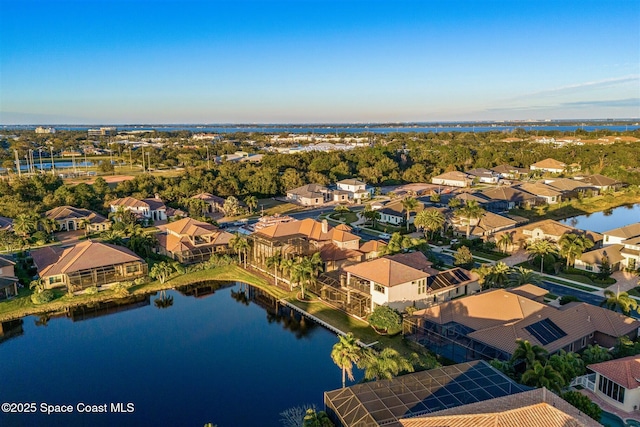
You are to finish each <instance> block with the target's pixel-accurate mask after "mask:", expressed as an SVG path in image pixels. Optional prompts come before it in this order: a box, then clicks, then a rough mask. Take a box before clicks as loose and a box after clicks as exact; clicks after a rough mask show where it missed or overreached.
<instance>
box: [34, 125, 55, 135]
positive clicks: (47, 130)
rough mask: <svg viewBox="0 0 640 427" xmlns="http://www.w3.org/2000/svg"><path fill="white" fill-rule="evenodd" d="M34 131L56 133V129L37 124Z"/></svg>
mask: <svg viewBox="0 0 640 427" xmlns="http://www.w3.org/2000/svg"><path fill="white" fill-rule="evenodd" d="M36 133H39V134H47V133H56V129H55V128H52V127H43V126H38V127H37V128H36Z"/></svg>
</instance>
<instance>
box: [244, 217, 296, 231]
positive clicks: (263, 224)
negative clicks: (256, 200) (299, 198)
mask: <svg viewBox="0 0 640 427" xmlns="http://www.w3.org/2000/svg"><path fill="white" fill-rule="evenodd" d="M292 221H297V220H296V219H295V218H293V217H291V216H289V215H280V214H275V215H267V216H261V217H260V218H258V222H256V223H255V224H254V225H253V229H254V230H255V231H259V230H262V229H263V228H267V227H271V226H272V225H276V224H282V223H285V222H292Z"/></svg>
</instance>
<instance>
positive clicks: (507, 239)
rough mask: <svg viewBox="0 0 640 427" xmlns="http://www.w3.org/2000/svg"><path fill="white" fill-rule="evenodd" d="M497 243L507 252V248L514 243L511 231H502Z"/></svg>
mask: <svg viewBox="0 0 640 427" xmlns="http://www.w3.org/2000/svg"><path fill="white" fill-rule="evenodd" d="M496 243H497V245H498V247H499V248H500V249H501V250H502V252H507V249H508V248H509V247H510V246H511V245H512V244H513V236H512V235H511V233H502V234H501V235H500V238H499V239H498V241H497V242H496Z"/></svg>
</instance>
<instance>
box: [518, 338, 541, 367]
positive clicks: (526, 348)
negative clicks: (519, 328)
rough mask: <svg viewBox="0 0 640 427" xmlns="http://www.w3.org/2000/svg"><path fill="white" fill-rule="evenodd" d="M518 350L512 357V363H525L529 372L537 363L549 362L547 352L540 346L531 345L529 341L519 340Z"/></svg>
mask: <svg viewBox="0 0 640 427" xmlns="http://www.w3.org/2000/svg"><path fill="white" fill-rule="evenodd" d="M516 345H517V346H516V349H515V350H514V351H513V354H512V355H511V363H512V364H514V365H516V364H518V363H520V362H524V364H525V367H526V369H527V370H529V369H531V368H532V367H533V365H534V363H536V362H538V363H539V362H546V361H547V350H545V349H544V347H540V346H539V345H531V343H530V342H529V341H527V340H521V339H519V340H517V341H516Z"/></svg>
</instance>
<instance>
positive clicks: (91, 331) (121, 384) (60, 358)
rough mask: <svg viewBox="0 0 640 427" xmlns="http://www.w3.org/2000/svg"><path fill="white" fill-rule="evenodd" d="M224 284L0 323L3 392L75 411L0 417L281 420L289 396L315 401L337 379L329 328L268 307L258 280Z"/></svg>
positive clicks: (295, 401)
mask: <svg viewBox="0 0 640 427" xmlns="http://www.w3.org/2000/svg"><path fill="white" fill-rule="evenodd" d="M218 286H219V284H218V283H216V284H215V287H218ZM223 286H224V287H222V288H219V289H217V290H216V289H215V288H212V286H211V282H210V283H209V284H204V285H203V286H200V287H190V288H189V289H182V290H181V293H180V292H177V291H168V292H167V295H169V296H171V297H173V298H174V300H173V305H172V306H170V307H168V308H158V307H156V305H155V303H154V302H155V300H156V299H158V297H159V295H156V296H151V297H150V298H149V296H147V297H139V298H138V299H137V300H135V301H131V304H130V305H128V306H120V307H113V306H105V305H102V306H99V307H94V308H85V309H84V310H77V311H76V312H75V313H72V314H69V315H67V317H59V318H52V319H50V320H49V321H48V323H47V324H46V326H36V322H38V320H39V318H37V317H27V318H25V319H23V321H22V324H21V325H20V324H19V323H20V322H18V324H17V325H16V324H14V325H13V330H12V331H11V327H10V326H11V325H4V326H5V328H4V329H5V335H4V341H3V342H2V341H1V340H2V339H3V338H2V337H1V336H0V360H2V363H1V364H0V379H1V380H0V403H2V402H35V403H36V404H37V407H38V410H39V409H40V405H41V403H43V402H44V403H48V404H52V405H73V407H74V408H73V409H74V412H73V413H72V414H52V415H48V416H47V415H43V414H35V415H33V414H3V413H0V425H2V426H18V425H60V426H76V425H87V426H89V425H91V426H102V425H104V426H112V425H119V426H137V425H174V426H202V425H204V424H205V423H207V422H212V423H214V424H218V426H219V427H235V426H238V427H239V426H256V425H260V426H279V425H281V423H280V418H281V417H280V415H279V414H280V412H282V411H284V410H286V409H288V408H291V407H294V406H301V405H304V404H315V405H316V407H318V408H320V409H321V408H322V407H323V404H322V401H323V392H324V391H326V390H332V389H335V388H339V387H340V386H341V383H340V381H341V372H340V370H339V369H338V368H337V367H336V366H335V365H334V364H333V362H332V360H331V357H330V352H331V348H332V346H333V345H334V344H335V343H336V342H337V338H336V336H335V335H334V334H332V333H330V332H329V331H327V330H325V329H323V328H322V327H320V326H318V325H315V324H314V323H312V322H311V321H309V320H302V321H301V320H300V317H299V316H294V315H293V314H292V313H291V310H290V309H285V308H282V307H281V308H280V310H279V311H278V312H277V313H276V311H275V305H274V302H275V301H274V300H273V299H272V298H270V297H269V296H268V295H265V294H264V293H262V292H261V291H260V290H256V289H254V288H251V287H248V286H247V285H240V284H233V283H231V284H226V285H223ZM241 289H247V291H246V292H245V293H243V294H238V292H239V291H240V290H241ZM212 290H213V291H214V292H213V293H212V292H211V291H212ZM185 294H186V295H185ZM247 296H248V298H247ZM116 312H117V313H116ZM106 314H108V315H106ZM7 329H9V330H10V331H8V332H7ZM21 332H22V333H21ZM12 334H13V335H14V336H13V337H11V335H12ZM80 402H82V403H86V404H95V405H102V404H105V403H106V404H107V410H110V403H117V402H122V403H124V404H125V405H124V407H125V408H126V403H129V402H130V403H133V404H134V412H133V413H119V414H118V413H116V414H114V413H107V414H80V413H78V412H77V407H76V405H77V404H78V403H80Z"/></svg>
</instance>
